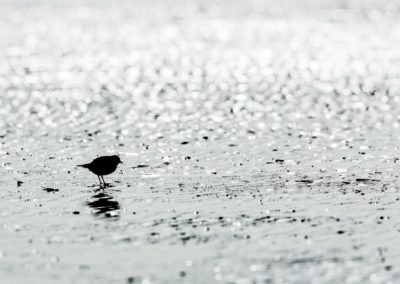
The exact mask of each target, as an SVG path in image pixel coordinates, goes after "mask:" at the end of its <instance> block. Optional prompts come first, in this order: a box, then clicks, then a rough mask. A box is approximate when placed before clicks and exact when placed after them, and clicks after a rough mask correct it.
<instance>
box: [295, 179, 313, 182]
mask: <svg viewBox="0 0 400 284" xmlns="http://www.w3.org/2000/svg"><path fill="white" fill-rule="evenodd" d="M296 182H303V183H313V182H314V181H313V180H311V179H300V180H296Z"/></svg>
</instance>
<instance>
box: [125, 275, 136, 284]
mask: <svg viewBox="0 0 400 284" xmlns="http://www.w3.org/2000/svg"><path fill="white" fill-rule="evenodd" d="M126 281H127V282H128V283H134V282H135V277H132V276H131V277H128V278H127V279H126Z"/></svg>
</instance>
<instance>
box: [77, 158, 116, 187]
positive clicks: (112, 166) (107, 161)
mask: <svg viewBox="0 0 400 284" xmlns="http://www.w3.org/2000/svg"><path fill="white" fill-rule="evenodd" d="M120 163H122V161H121V159H120V158H119V157H118V156H117V155H113V156H102V157H98V158H96V159H94V160H93V161H92V162H90V163H89V164H83V165H78V167H82V168H86V169H88V170H89V171H91V172H92V173H94V174H95V175H97V178H98V179H99V181H100V185H102V184H103V185H104V186H105V185H106V183H105V181H104V177H103V176H105V175H109V174H111V173H113V172H114V171H115V170H116V169H117V166H118V164H120ZM100 177H101V179H100ZM102 180H103V182H102Z"/></svg>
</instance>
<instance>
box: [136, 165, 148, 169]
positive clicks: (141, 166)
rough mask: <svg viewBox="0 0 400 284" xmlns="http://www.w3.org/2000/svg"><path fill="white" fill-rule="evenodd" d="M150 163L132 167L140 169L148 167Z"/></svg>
mask: <svg viewBox="0 0 400 284" xmlns="http://www.w3.org/2000/svg"><path fill="white" fill-rule="evenodd" d="M148 167H150V166H149V165H137V166H136V167H132V169H140V168H148Z"/></svg>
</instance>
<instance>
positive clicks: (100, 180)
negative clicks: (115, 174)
mask: <svg viewBox="0 0 400 284" xmlns="http://www.w3.org/2000/svg"><path fill="white" fill-rule="evenodd" d="M97 178H98V179H99V182H100V186H101V179H100V176H97Z"/></svg>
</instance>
